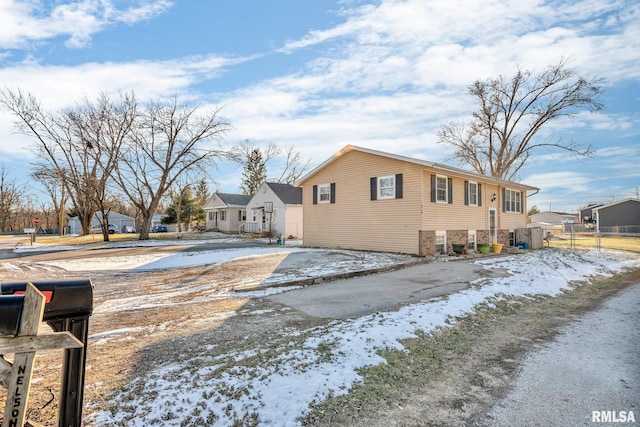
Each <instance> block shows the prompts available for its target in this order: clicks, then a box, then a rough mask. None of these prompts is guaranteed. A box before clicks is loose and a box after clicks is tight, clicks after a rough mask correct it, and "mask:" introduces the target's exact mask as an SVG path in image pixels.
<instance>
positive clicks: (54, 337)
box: [0, 283, 82, 427]
mask: <svg viewBox="0 0 640 427" xmlns="http://www.w3.org/2000/svg"><path fill="white" fill-rule="evenodd" d="M44 305H45V297H44V295H42V293H40V291H38V289H37V288H36V287H35V286H33V285H32V284H31V283H28V284H27V287H26V292H25V297H24V302H23V307H22V314H21V317H20V324H19V327H18V333H17V335H16V336H15V337H6V336H5V337H0V354H7V353H15V354H14V358H13V364H11V363H9V362H7V361H6V360H4V358H2V361H1V363H0V377H1V378H0V380H1V382H2V383H3V385H6V387H7V402H6V406H5V410H4V419H3V421H2V427H22V426H23V425H24V422H25V417H26V410H27V403H28V401H29V386H30V383H31V375H32V372H33V362H34V359H35V356H36V351H38V350H47V349H54V348H72V347H76V348H77V347H82V343H81V342H80V341H78V340H77V339H76V338H75V337H74V336H73V335H71V334H70V333H68V332H57V333H54V334H46V335H41V336H38V328H39V327H40V323H41V322H42V315H43V313H44Z"/></svg>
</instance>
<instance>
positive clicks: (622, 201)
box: [593, 199, 640, 211]
mask: <svg viewBox="0 0 640 427" xmlns="http://www.w3.org/2000/svg"><path fill="white" fill-rule="evenodd" d="M627 202H636V203H640V200H638V199H624V200H620V201H619V202H614V203H609V204H608V205H604V206H599V207H597V208H593V210H594V211H601V210H604V209H607V208H610V207H612V206H616V205H620V204H622V203H627Z"/></svg>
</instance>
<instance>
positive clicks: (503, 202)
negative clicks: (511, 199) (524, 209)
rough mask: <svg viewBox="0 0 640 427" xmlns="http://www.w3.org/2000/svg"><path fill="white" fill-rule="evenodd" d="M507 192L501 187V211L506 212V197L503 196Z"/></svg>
mask: <svg viewBox="0 0 640 427" xmlns="http://www.w3.org/2000/svg"><path fill="white" fill-rule="evenodd" d="M506 194H507V190H505V189H504V188H503V189H502V212H506V211H507V201H506V200H507V198H506V197H505V196H506Z"/></svg>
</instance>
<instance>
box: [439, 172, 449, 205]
mask: <svg viewBox="0 0 640 427" xmlns="http://www.w3.org/2000/svg"><path fill="white" fill-rule="evenodd" d="M436 202H442V203H447V177H446V176H440V175H437V176H436Z"/></svg>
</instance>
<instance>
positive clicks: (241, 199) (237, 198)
mask: <svg viewBox="0 0 640 427" xmlns="http://www.w3.org/2000/svg"><path fill="white" fill-rule="evenodd" d="M214 197H217V198H218V199H219V200H220V201H221V202H222V203H223V204H224V205H225V206H227V207H231V206H247V203H249V200H251V198H252V197H253V196H247V195H246V194H232V193H215V194H214V195H213V196H211V199H209V202H207V204H206V206H205V209H215V208H216V207H219V206H215V207H212V206H209V204H210V202H211V200H212V199H213V198H214Z"/></svg>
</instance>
